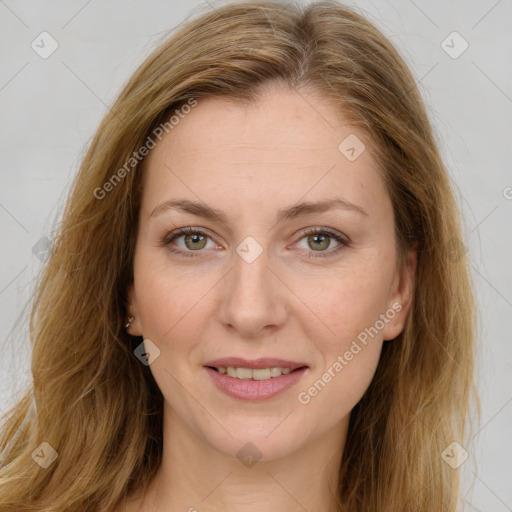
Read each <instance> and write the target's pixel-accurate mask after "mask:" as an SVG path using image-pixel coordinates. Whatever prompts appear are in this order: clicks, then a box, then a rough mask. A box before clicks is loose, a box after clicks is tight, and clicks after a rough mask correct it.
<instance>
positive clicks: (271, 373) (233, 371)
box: [207, 366, 307, 380]
mask: <svg viewBox="0 0 512 512" xmlns="http://www.w3.org/2000/svg"><path fill="white" fill-rule="evenodd" d="M207 368H211V369H212V370H214V371H216V372H218V373H222V374H224V375H227V376H228V377H233V378H234V379H242V380H249V379H252V380H268V379H275V378H277V377H281V375H288V374H289V373H292V372H295V371H297V370H301V369H302V368H307V367H306V366H299V367H298V368H293V369H292V368H283V367H280V366H271V367H268V368H244V367H234V366H218V367H217V366H207Z"/></svg>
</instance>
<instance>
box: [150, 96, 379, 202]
mask: <svg viewBox="0 0 512 512" xmlns="http://www.w3.org/2000/svg"><path fill="white" fill-rule="evenodd" d="M340 110H341V109H337V108H336V105H335V104H333V103H332V100H327V99H322V98H321V97H319V96H318V95H314V94H311V93H305V92H300V93H299V92H296V91H294V90H290V89H284V88H274V89H269V90H267V91H265V93H264V94H263V95H262V96H261V98H260V99H259V100H258V101H256V102H254V103H251V104H241V103H237V102H234V101H232V100H228V99H224V98H214V97H207V98H200V99H198V100H197V105H196V106H195V107H193V108H191V109H190V110H189V109H187V112H188V113H186V114H185V113H181V115H179V116H177V117H176V118H175V119H179V120H178V122H177V123H176V124H175V125H174V126H173V128H172V129H170V130H169V133H166V134H164V135H163V138H162V141H161V142H158V143H157V145H156V147H155V148H154V149H153V150H151V152H150V153H149V154H148V156H147V157H146V158H147V160H146V162H145V169H146V170H145V174H146V175H145V180H144V182H145V183H144V195H143V205H144V204H145V206H146V208H149V206H150V205H149V204H147V203H149V202H151V203H154V202H157V201H158V200H165V199H168V197H167V196H169V194H171V195H172V196H175V195H176V196H179V197H183V196H187V197H189V198H191V199H194V200H197V199H198V198H199V199H200V200H204V201H205V202H206V201H207V199H212V198H214V199H216V201H215V202H216V203H217V204H222V203H223V202H224V201H227V200H229V201H231V202H233V201H234V202H239V203H240V204H241V205H246V206H248V205H250V204H252V205H254V206H256V205H257V204H261V201H262V198H263V197H265V195H266V196H267V197H271V198H272V199H273V202H274V203H276V201H277V202H283V201H284V202H286V203H287V204H288V203H294V202H297V201H298V200H299V199H301V198H303V197H304V196H305V195H307V196H308V197H307V199H308V200H314V199H317V198H318V197H322V198H323V199H324V198H325V197H326V194H327V195H329V194H330V193H331V192H333V191H336V192H338V191H339V192H340V193H342V194H343V196H344V197H345V198H347V199H348V200H350V201H352V202H358V201H359V203H360V204H361V205H363V204H367V205H369V204H371V202H372V201H376V200H378V196H379V195H382V194H386V191H385V189H384V185H383V183H382V181H381V179H380V176H379V172H378V166H377V162H376V161H375V160H374V158H373V156H372V144H371V141H370V140H369V139H368V137H367V135H366V134H365V133H364V132H362V131H360V130H359V129H357V128H356V127H355V126H354V125H353V124H350V122H349V121H348V119H347V118H346V117H344V116H343V115H342V113H341V111H340ZM177 114H178V113H177ZM354 156H355V158H354ZM363 189H364V193H363ZM330 195H332V194H330ZM194 196H197V197H194ZM228 196H229V197H228ZM317 196H318V197H317ZM363 196H364V197H363ZM281 199H282V200H283V201H281Z"/></svg>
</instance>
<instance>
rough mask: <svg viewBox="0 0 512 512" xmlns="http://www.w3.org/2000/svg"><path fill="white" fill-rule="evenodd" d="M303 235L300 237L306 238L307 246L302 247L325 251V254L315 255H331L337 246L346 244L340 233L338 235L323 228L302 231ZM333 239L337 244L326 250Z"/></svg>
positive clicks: (314, 250)
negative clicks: (330, 249)
mask: <svg viewBox="0 0 512 512" xmlns="http://www.w3.org/2000/svg"><path fill="white" fill-rule="evenodd" d="M303 234H304V235H305V236H304V237H303V238H301V239H300V241H302V240H306V244H307V247H304V249H306V250H309V249H311V250H312V252H320V253H327V254H319V255H315V256H327V255H331V254H332V253H334V252H337V251H338V248H339V247H340V246H344V245H347V242H346V240H344V239H343V238H342V237H341V236H340V235H338V234H337V233H335V232H332V231H330V230H329V231H327V230H325V229H312V230H308V231H307V232H306V233H303ZM333 240H335V241H336V242H338V245H337V246H335V248H334V249H333V250H332V251H327V250H326V249H328V248H329V246H330V245H331V242H332V241H333Z"/></svg>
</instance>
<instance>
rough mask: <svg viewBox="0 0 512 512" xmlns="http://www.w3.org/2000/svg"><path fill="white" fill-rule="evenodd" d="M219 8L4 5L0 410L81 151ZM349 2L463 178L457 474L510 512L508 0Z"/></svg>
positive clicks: (23, 363) (11, 396) (483, 507)
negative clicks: (395, 54)
mask: <svg viewBox="0 0 512 512" xmlns="http://www.w3.org/2000/svg"><path fill="white" fill-rule="evenodd" d="M220 3H221V2H215V3H213V2H206V1H202V2H200V1H190V2H185V1H173V2H171V1H165V2H164V1H157V0H152V1H146V2H144V3H143V2H140V1H139V2H137V1H134V0H129V1H126V0H125V1H123V2H122V1H121V0H117V1H113V0H106V1H105V0H104V1H102V2H99V1H98V0H89V1H87V0H81V1H76V0H66V1H64V0H60V1H47V0H40V1H37V2H36V1H24V0H19V1H16V0H0V55H1V63H2V65H1V68H0V112H1V117H0V119H1V120H0V122H1V127H0V133H1V137H0V151H1V160H0V230H1V231H0V234H1V252H0V326H1V334H0V343H1V348H2V356H3V357H2V358H1V363H0V368H1V378H0V409H1V411H0V412H4V411H6V410H7V408H8V407H10V406H12V404H13V403H14V402H15V400H16V399H17V398H18V397H19V393H20V390H21V389H22V388H23V386H24V385H25V384H26V383H27V382H29V381H30V344H29V342H28V339H27V326H26V310H25V313H24V306H25V304H26V301H27V299H28V298H29V296H30V292H31V290H32V287H33V284H34V279H35V278H36V276H37V273H38V271H39V270H40V268H41V265H42V262H41V258H42V256H41V255H39V256H38V255H37V254H34V252H33V247H34V246H35V245H36V244H37V243H38V242H39V241H40V240H41V239H42V238H43V239H44V237H49V238H51V232H52V229H53V226H54V221H55V219H56V217H57V216H58V214H59V213H60V211H61V208H62V205H63V201H64V198H65V194H66V192H67V191H68V187H69V183H70V180H71V179H72V177H73V176H74V174H75V173H76V170H77V168H78V165H79V162H80V158H81V156H82V155H83V152H84V149H85V147H86V144H87V143H88V142H89V140H90V138H91V136H92V135H93V133H94V131H95V129H96V127H97V125H98V123H99V121H100V119H101V118H102V116H103V115H104V114H105V112H106V110H107V108H108V107H107V106H108V105H110V104H111V102H112V100H113V99H114V97H115V96H116V94H117V93H118V92H119V90H120V88H121V86H122V84H123V83H124V82H125V81H126V80H127V79H128V77H129V76H130V74H131V73H132V72H133V71H134V70H135V68H136V66H137V65H138V64H139V63H140V62H142V60H143V59H144V57H145V56H146V55H148V53H149V52H150V51H151V49H152V48H153V47H154V46H155V44H156V43H157V42H158V41H159V40H160V39H161V38H162V37H164V36H165V34H166V33H167V31H168V30H170V29H172V28H174V27H176V26H178V25H179V24H180V23H181V22H183V20H185V18H186V17H188V16H190V15H192V14H194V13H196V12H203V11H206V10H208V9H210V8H212V7H213V6H216V5H220ZM347 4H349V5H356V6H357V8H358V9H359V10H360V11H361V12H363V13H364V14H366V16H367V17H368V18H370V19H371V20H372V21H373V22H374V23H376V24H377V26H379V27H380V28H381V30H383V32H384V33H385V34H386V35H387V36H388V37H389V38H390V39H391V40H392V41H393V42H394V43H395V45H396V46H397V47H398V49H399V51H400V52H401V54H402V55H403V56H404V58H405V59H406V61H407V62H408V64H409V65H410V67H411V69H412V71H413V73H414V75H415V77H416V78H417V81H418V83H419V85H420V89H421V91H422V93H423V96H424V98H425V101H426V103H427V106H428V110H429V114H430V117H431V119H432V122H433V123H434V126H435V129H436V134H437V138H438V141H439V144H440V148H441V150H442V153H443V156H444V158H445V161H446V163H447V166H448V168H449V171H450V174H451V175H452V177H453V179H454V181H455V184H456V194H457V200H458V202H459V205H460V207H461V209H462V211H463V214H464V222H465V229H466V233H467V239H466V245H467V246H468V249H469V252H468V253H467V255H466V257H468V258H470V261H471V265H472V269H473V276H474V281H475V285H476V289H477V293H478V304H479V308H480V326H479V340H480V343H479V356H478V360H477V364H478V373H479V377H478V385H479V389H480V394H481V398H482V403H483V408H482V421H481V424H480V427H479V428H477V429H476V431H475V435H474V436H473V439H472V443H471V445H470V446H466V447H465V448H466V449H467V451H468V452H469V454H470V457H469V459H468V460H467V461H466V462H465V463H464V464H463V465H462V466H461V469H460V470H461V471H462V472H463V477H464V487H465V491H464V492H465V493H466V495H467V497H468V500H469V502H470V503H471V504H470V505H469V504H468V505H467V506H466V508H465V510H468V511H478V510H479V511H482V512H484V511H486V512H487V511H489V512H505V511H512V485H511V483H512V443H511V441H510V434H511V430H512V428H511V427H512V403H511V402H512V386H511V382H512V378H511V373H512V348H511V336H510V333H511V331H512V320H511V318H512V271H511V265H510V258H511V256H512V252H511V248H512V229H511V220H512V218H511V212H512V173H511V169H510V163H511V161H512V158H511V156H512V155H511V153H512V145H511V143H510V136H511V133H512V130H511V128H512V65H511V64H512V37H511V36H510V29H511V27H510V20H511V19H512V2H511V1H510V0H499V1H496V0H482V1H467V0H466V1H462V0H457V1H451V2H449V3H448V2H444V1H441V0H436V1H429V2H427V1H426V0H415V1H411V0H408V1H406V0H403V1H398V0H393V1H384V0H383V1H379V2H371V1H361V2H347ZM43 31H47V32H48V33H50V34H51V36H52V37H53V38H54V39H55V40H56V41H57V43H58V48H57V50H56V51H55V52H54V53H53V54H52V55H51V56H49V57H48V58H46V59H43V58H41V57H40V55H39V54H38V53H36V52H35V51H34V50H33V49H32V47H31V43H32V41H34V40H35V41H36V43H37V42H38V41H40V38H39V37H38V36H39V34H41V32H43ZM454 31H457V32H458V33H459V34H460V35H461V36H462V38H463V39H464V40H465V41H467V43H468V45H469V46H468V48H467V50H466V51H464V52H463V53H462V54H461V55H460V56H458V57H457V58H453V57H454V56H455V54H456V53H459V52H460V50H462V49H463V46H462V45H463V44H464V41H463V40H461V39H457V36H455V38H454V36H453V35H451V36H450V37H448V36H449V35H450V34H452V32H454ZM447 37H448V39H446V38H447ZM445 40H446V43H444V45H443V44H442V42H443V41H445ZM452 41H453V42H452ZM39 44H41V43H39ZM446 45H449V46H451V47H452V48H451V49H449V48H448V47H447V46H446ZM443 46H444V48H443ZM45 48H46V49H48V48H49V41H48V40H47V42H46V44H45ZM445 49H446V50H448V51H450V52H451V53H452V55H451V56H450V55H449V54H448V53H447V52H446V51H445ZM41 244H43V245H42V248H43V249H44V242H39V246H38V247H41ZM36 252H37V251H36Z"/></svg>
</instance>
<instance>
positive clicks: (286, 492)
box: [143, 406, 348, 512]
mask: <svg viewBox="0 0 512 512" xmlns="http://www.w3.org/2000/svg"><path fill="white" fill-rule="evenodd" d="M164 409H165V412H164V437H163V439H164V442H163V459H162V464H161V465H160V467H159V470H158V472H157V474H156V476H155V478H154V479H153V481H152V482H151V484H150V486H149V488H148V490H147V493H146V494H147V496H146V499H145V500H144V504H145V505H146V506H145V507H144V508H143V510H152V511H153V510H154V511H158V512H171V511H175V510H183V511H188V512H202V511H204V510H208V511H211V512H217V511H219V512H220V511H229V510H233V511H235V510H236V511H237V512H252V511H260V510H265V507H268V509H269V510H270V509H274V510H280V511H283V512H288V511H289V512H292V511H294V512H295V511H297V510H306V511H311V510H322V511H325V512H337V511H339V505H338V504H337V487H338V474H339V466H340V461H341V456H342V453H343V447H344V440H345V437H346V431H347V426H348V418H347V419H346V421H345V422H344V423H343V425H339V424H338V425H336V426H335V428H333V429H331V430H329V431H327V432H325V433H324V434H323V435H322V436H321V437H320V438H318V439H315V440H313V441H312V442H310V443H309V444H308V445H307V446H303V447H301V448H300V449H298V450H297V451H295V452H293V453H291V454H289V455H287V456H285V457H281V458H278V459H275V460H263V459H262V460H256V459H257V457H255V458H254V460H252V461H251V460H245V463H244V462H242V461H241V460H240V459H238V458H234V457H229V456H227V455H225V454H223V453H221V452H219V451H217V450H216V449H215V448H213V447H212V446H211V444H209V443H207V442H206V440H205V439H204V438H202V437H199V436H198V435H196V434H195V433H194V432H192V431H191V430H190V429H188V428H187V426H186V425H184V424H183V423H182V422H181V421H180V419H179V417H178V416H177V415H174V414H172V413H171V412H170V411H169V407H167V406H166V407H165V408H164ZM248 452H249V454H250V453H251V449H248Z"/></svg>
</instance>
